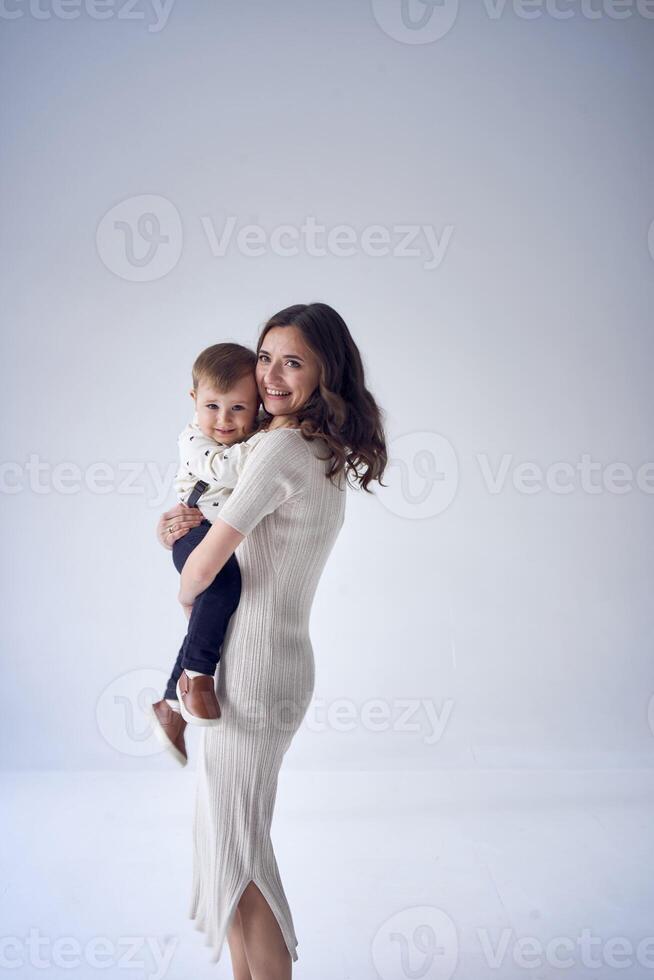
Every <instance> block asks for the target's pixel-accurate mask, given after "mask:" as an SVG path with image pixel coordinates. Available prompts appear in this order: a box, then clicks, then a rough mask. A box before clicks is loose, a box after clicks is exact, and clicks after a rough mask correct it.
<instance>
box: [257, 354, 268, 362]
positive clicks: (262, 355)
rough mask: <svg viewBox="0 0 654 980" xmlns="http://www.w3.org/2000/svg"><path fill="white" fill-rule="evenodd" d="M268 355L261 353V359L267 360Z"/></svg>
mask: <svg viewBox="0 0 654 980" xmlns="http://www.w3.org/2000/svg"><path fill="white" fill-rule="evenodd" d="M267 357H268V355H267V354H259V360H260V361H265V360H266V359H267Z"/></svg>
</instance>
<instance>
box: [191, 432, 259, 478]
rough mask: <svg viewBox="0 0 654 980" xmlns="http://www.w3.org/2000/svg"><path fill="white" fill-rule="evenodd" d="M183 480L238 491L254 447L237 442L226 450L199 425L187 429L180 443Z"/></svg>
mask: <svg viewBox="0 0 654 980" xmlns="http://www.w3.org/2000/svg"><path fill="white" fill-rule="evenodd" d="M178 446H179V461H180V462H179V476H180V477H183V476H184V474H185V473H186V474H188V477H187V479H191V478H193V479H194V480H204V481H205V482H206V483H209V484H214V485H218V486H221V487H227V488H229V489H232V490H233V489H234V487H235V486H236V483H237V481H238V478H239V477H240V475H241V473H242V471H243V467H244V466H245V462H246V460H247V458H248V456H249V454H250V451H251V449H252V448H253V446H251V445H249V444H248V443H247V442H236V443H234V445H233V446H223V445H222V444H221V443H218V442H216V441H215V440H214V439H211V438H210V437H209V436H205V435H204V433H203V432H202V430H201V429H200V427H199V426H198V425H195V424H194V423H192V424H191V425H187V426H186V428H185V429H184V431H183V432H181V433H180V436H179V439H178Z"/></svg>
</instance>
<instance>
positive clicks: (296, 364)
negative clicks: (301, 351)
mask: <svg viewBox="0 0 654 980" xmlns="http://www.w3.org/2000/svg"><path fill="white" fill-rule="evenodd" d="M286 363H287V364H290V365H291V367H301V366H302V365H301V364H300V362H299V361H294V360H290V361H287V362H286Z"/></svg>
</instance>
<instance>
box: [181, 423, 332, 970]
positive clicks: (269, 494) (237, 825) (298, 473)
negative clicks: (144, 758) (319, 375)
mask: <svg viewBox="0 0 654 980" xmlns="http://www.w3.org/2000/svg"><path fill="white" fill-rule="evenodd" d="M253 438H255V439H256V440H257V445H256V446H255V447H254V448H253V449H252V452H251V453H250V456H249V458H248V460H247V462H246V464H245V467H244V470H243V473H242V475H241V477H240V479H239V482H238V484H237V486H236V488H235V489H234V491H233V493H232V494H231V496H230V498H229V499H228V500H227V501H226V503H225V504H224V505H223V509H222V510H221V512H220V513H219V514H218V516H219V517H221V518H222V519H223V520H224V521H226V522H227V523H228V524H230V525H231V526H232V527H234V528H236V529H237V530H238V531H241V532H242V533H243V534H245V535H246V537H245V539H244V540H243V541H242V542H241V544H240V545H239V546H238V548H237V549H236V557H237V559H238V562H239V565H240V568H241V576H242V591H241V598H240V602H239V605H238V608H237V610H236V612H235V613H234V615H233V616H232V618H231V620H230V623H229V627H228V630H227V634H226V636H225V642H224V644H223V649H222V654H221V658H220V664H219V667H218V671H217V675H216V694H217V696H218V701H219V702H220V706H221V711H222V715H221V719H220V724H218V725H217V726H215V727H213V728H207V729H204V730H203V738H202V741H201V747H200V754H199V761H198V783H197V795H196V806H195V823H194V854H193V896H192V902H191V910H190V916H191V918H192V919H195V925H196V928H197V929H201V930H203V931H204V932H205V933H206V944H207V945H210V946H211V947H212V948H213V956H212V960H213V961H214V962H217V961H218V960H219V959H220V956H221V953H222V950H223V946H224V941H225V937H226V933H227V929H228V927H229V924H230V922H231V920H232V916H233V915H234V912H235V910H236V906H237V904H238V901H239V899H240V897H241V894H242V892H243V891H244V889H245V887H246V886H247V884H248V883H249V882H250V881H254V882H255V884H256V885H257V886H258V887H259V889H260V890H261V892H262V894H263V895H264V897H265V898H266V900H267V901H268V904H269V905H270V907H271V909H272V911H273V913H274V914H275V917H276V918H277V921H278V922H279V925H280V928H281V931H282V934H283V936H284V939H285V941H286V944H287V946H288V949H289V952H290V954H291V957H292V959H293V960H297V958H298V956H297V951H296V946H297V944H298V941H297V937H296V935H295V930H294V928H293V918H292V916H291V910H290V908H289V905H288V902H287V900H286V895H285V893H284V888H283V886H282V882H281V878H280V874H279V869H278V867H277V862H276V860H275V854H274V851H273V847H272V842H271V839H270V825H271V822H272V815H273V809H274V805H275V795H276V791H277V776H278V773H279V769H280V766H281V764H282V758H283V756H284V753H285V752H286V750H287V749H288V747H289V745H290V743H291V740H292V738H293V735H294V734H295V732H296V731H297V729H298V728H299V726H300V724H301V722H302V719H303V718H304V715H305V713H306V710H307V708H308V706H309V703H310V701H311V697H312V694H313V689H314V659H313V650H312V646H311V640H310V638H309V614H310V612H311V605H312V602H313V597H314V594H315V591H316V586H317V584H318V580H319V578H320V575H321V573H322V570H323V568H324V566H325V563H326V561H327V558H328V556H329V553H330V551H331V550H332V546H333V544H334V542H335V540H336V537H337V536H338V532H339V531H340V528H341V525H342V523H343V519H344V515H345V498H346V489H345V481H344V479H343V478H342V474H341V478H340V479H339V481H338V483H339V485H338V486H336V485H334V483H333V482H332V481H331V480H330V479H328V478H327V477H326V476H325V473H326V463H325V462H324V461H322V460H321V459H320V458H319V456H321V455H322V456H325V455H326V449H325V444H324V443H323V442H322V440H319V439H316V440H314V441H313V442H308V441H307V440H305V439H304V437H303V436H302V434H301V433H300V431H299V430H298V429H290V428H278V429H272V430H270V431H268V432H265V433H259V434H257V436H255V437H253Z"/></svg>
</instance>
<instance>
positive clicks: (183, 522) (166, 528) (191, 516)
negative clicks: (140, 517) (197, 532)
mask: <svg viewBox="0 0 654 980" xmlns="http://www.w3.org/2000/svg"><path fill="white" fill-rule="evenodd" d="M201 521H202V512H201V511H200V509H199V508H198V507H187V506H186V504H182V503H179V504H175V506H174V507H172V508H171V509H170V510H167V511H166V513H165V514H162V515H161V517H160V518H159V522H158V524H157V537H158V539H159V543H160V544H162V545H163V547H164V548H168V550H169V551H170V550H171V549H172V547H173V543H174V542H175V541H178V540H179V539H180V538H183V537H184V535H185V534H188V532H189V531H190V530H191V528H192V527H197V526H198V524H199V523H200V522H201ZM170 528H172V530H170Z"/></svg>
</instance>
